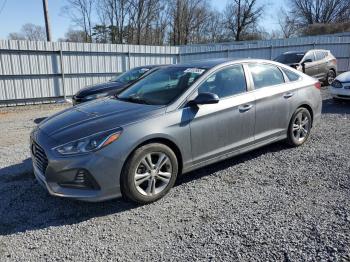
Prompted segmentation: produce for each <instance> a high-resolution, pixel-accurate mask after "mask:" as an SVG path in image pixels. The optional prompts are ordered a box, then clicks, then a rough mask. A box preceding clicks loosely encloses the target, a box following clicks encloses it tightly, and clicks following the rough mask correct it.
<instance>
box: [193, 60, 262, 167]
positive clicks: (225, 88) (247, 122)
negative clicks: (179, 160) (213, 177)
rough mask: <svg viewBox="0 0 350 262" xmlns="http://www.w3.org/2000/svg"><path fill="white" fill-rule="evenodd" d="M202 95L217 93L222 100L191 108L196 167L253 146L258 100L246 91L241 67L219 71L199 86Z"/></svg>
mask: <svg viewBox="0 0 350 262" xmlns="http://www.w3.org/2000/svg"><path fill="white" fill-rule="evenodd" d="M201 92H211V93H215V94H217V95H218V96H219V99H220V100H219V103H217V104H208V105H198V106H195V107H191V108H190V109H189V110H190V112H191V114H192V120H191V122H190V129H191V147H192V158H193V164H196V163H200V162H202V161H206V160H209V159H212V158H215V157H218V156H220V155H223V154H225V153H229V152H231V151H234V150H236V149H239V148H242V147H244V146H246V145H248V144H250V143H253V141H254V125H255V101H254V95H253V94H251V93H248V92H247V82H246V76H245V72H244V69H243V66H242V65H233V66H229V67H225V68H223V69H219V71H217V72H215V73H213V74H212V75H211V76H209V77H208V78H207V80H206V81H205V82H204V83H202V84H201V85H200V87H199V88H198V93H201ZM198 93H197V94H198Z"/></svg>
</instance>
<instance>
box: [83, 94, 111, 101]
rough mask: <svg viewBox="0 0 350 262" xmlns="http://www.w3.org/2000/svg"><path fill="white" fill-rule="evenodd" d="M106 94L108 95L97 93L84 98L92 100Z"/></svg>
mask: <svg viewBox="0 0 350 262" xmlns="http://www.w3.org/2000/svg"><path fill="white" fill-rule="evenodd" d="M106 96H108V93H99V94H94V95H90V96H86V97H85V99H86V100H93V99H98V98H102V97H106Z"/></svg>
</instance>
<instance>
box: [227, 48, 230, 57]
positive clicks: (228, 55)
mask: <svg viewBox="0 0 350 262" xmlns="http://www.w3.org/2000/svg"><path fill="white" fill-rule="evenodd" d="M226 57H227V58H230V50H229V49H228V48H227V49H226Z"/></svg>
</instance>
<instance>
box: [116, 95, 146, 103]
mask: <svg viewBox="0 0 350 262" xmlns="http://www.w3.org/2000/svg"><path fill="white" fill-rule="evenodd" d="M116 98H117V99H119V100H121V101H126V102H131V103H137V104H145V105H149V103H148V102H147V101H146V100H145V99H143V98H141V97H140V96H136V95H131V96H129V97H119V96H116Z"/></svg>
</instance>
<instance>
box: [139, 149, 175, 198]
mask: <svg viewBox="0 0 350 262" xmlns="http://www.w3.org/2000/svg"><path fill="white" fill-rule="evenodd" d="M171 176H172V165H171V161H170V158H169V156H167V155H166V154H165V153H163V152H152V153H148V154H146V155H145V156H144V157H143V158H142V159H141V161H140V163H139V164H138V166H137V168H136V171H135V175H134V183H135V186H136V189H137V191H138V192H139V193H141V194H142V195H145V196H154V195H157V194H159V193H161V192H162V191H163V190H164V189H165V188H166V187H167V185H168V184H169V182H170V179H171Z"/></svg>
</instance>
